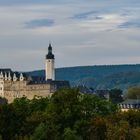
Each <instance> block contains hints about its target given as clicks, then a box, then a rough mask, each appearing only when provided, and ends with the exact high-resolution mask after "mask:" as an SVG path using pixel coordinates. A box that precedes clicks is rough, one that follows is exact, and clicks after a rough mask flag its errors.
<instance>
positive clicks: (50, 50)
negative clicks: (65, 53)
mask: <svg viewBox="0 0 140 140" xmlns="http://www.w3.org/2000/svg"><path fill="white" fill-rule="evenodd" d="M46 59H54V54H53V53H52V45H51V43H49V47H48V54H47V55H46Z"/></svg>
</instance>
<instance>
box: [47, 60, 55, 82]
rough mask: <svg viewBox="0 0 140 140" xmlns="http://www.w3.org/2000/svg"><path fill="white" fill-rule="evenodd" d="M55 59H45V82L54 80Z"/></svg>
mask: <svg viewBox="0 0 140 140" xmlns="http://www.w3.org/2000/svg"><path fill="white" fill-rule="evenodd" d="M54 67H55V59H46V80H55V68H54Z"/></svg>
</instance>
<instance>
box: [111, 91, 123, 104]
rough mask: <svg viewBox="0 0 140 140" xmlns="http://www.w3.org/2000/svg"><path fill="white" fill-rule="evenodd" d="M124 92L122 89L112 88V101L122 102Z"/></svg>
mask: <svg viewBox="0 0 140 140" xmlns="http://www.w3.org/2000/svg"><path fill="white" fill-rule="evenodd" d="M122 96H123V92H122V90H120V89H116V88H115V89H111V90H110V91H109V97H110V101H112V102H113V103H120V102H122V101H123V97H122Z"/></svg>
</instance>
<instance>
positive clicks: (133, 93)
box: [126, 87, 140, 99]
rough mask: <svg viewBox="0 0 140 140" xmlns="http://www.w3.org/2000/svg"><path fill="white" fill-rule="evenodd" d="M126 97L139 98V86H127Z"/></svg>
mask: <svg viewBox="0 0 140 140" xmlns="http://www.w3.org/2000/svg"><path fill="white" fill-rule="evenodd" d="M126 97H127V98H128V99H140V87H132V88H129V89H128V93H127V95H126Z"/></svg>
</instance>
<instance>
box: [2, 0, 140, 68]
mask: <svg viewBox="0 0 140 140" xmlns="http://www.w3.org/2000/svg"><path fill="white" fill-rule="evenodd" d="M139 13H140V0H0V67H1V68H11V69H13V70H19V71H30V70H38V69H44V67H45V55H46V54H47V47H48V44H49V42H51V44H52V46H53V51H54V54H55V58H56V67H57V68H58V67H71V66H81V65H82V66H86V65H108V64H109V65H110V64H113V65H114V64H139V63H140V62H139V61H140V14H139Z"/></svg>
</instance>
